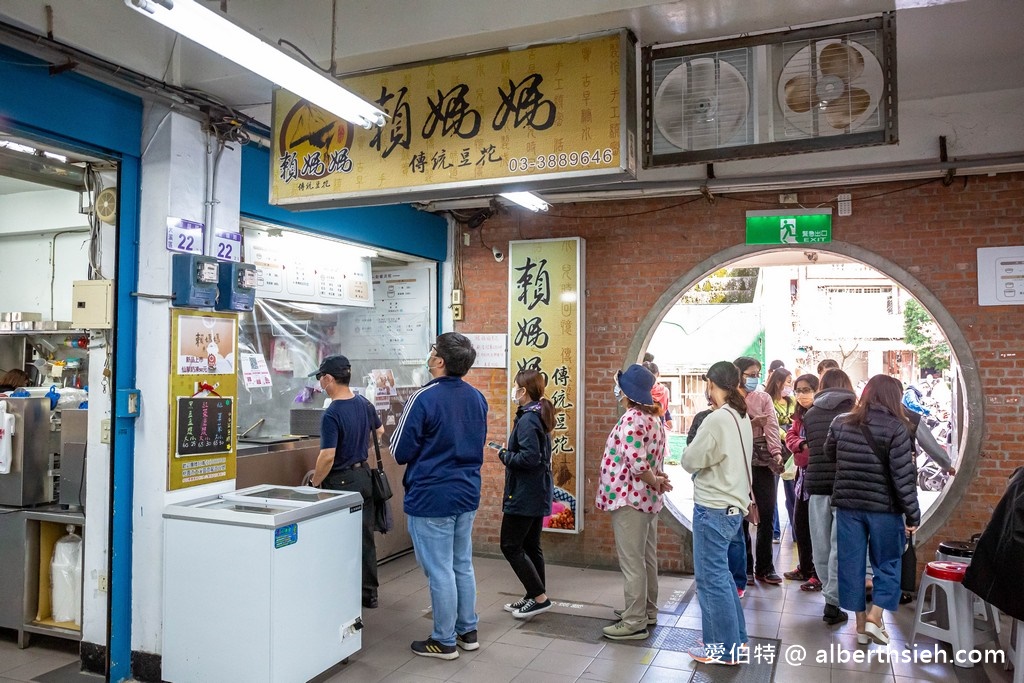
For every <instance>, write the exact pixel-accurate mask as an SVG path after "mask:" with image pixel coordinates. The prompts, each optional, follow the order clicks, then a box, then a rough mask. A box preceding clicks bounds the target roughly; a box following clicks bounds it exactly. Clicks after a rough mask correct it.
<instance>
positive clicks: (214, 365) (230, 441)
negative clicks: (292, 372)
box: [167, 309, 266, 491]
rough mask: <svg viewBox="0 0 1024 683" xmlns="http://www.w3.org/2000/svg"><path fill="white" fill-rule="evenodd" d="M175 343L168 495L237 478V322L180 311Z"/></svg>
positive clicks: (229, 316)
mask: <svg viewBox="0 0 1024 683" xmlns="http://www.w3.org/2000/svg"><path fill="white" fill-rule="evenodd" d="M171 339H172V343H173V346H172V348H171V359H170V361H171V362H170V389H169V394H170V395H169V397H168V403H169V404H170V407H171V414H170V429H169V430H168V435H169V444H168V452H167V490H168V491H175V490H178V489H184V488H189V487H191V486H199V485H201V484H210V483H213V482H218V481H226V480H229V479H234V478H235V464H236V463H235V442H236V434H235V421H236V417H237V413H236V410H237V405H236V403H237V402H236V400H235V397H236V396H237V395H238V377H237V375H236V374H235V357H236V356H237V353H238V317H237V315H236V314H234V313H212V312H209V313H208V312H202V313H200V312H199V311H190V310H185V309H175V310H172V311H171ZM246 360H247V361H248V360H251V359H246ZM261 360H262V358H261ZM263 367H264V372H265V368H266V363H265V362H264V363H263Z"/></svg>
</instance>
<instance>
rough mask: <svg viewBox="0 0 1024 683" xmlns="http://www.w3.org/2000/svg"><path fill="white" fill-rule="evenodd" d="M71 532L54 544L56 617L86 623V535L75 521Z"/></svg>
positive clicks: (52, 571) (52, 567) (52, 577)
mask: <svg viewBox="0 0 1024 683" xmlns="http://www.w3.org/2000/svg"><path fill="white" fill-rule="evenodd" d="M67 529H68V533H67V535H66V536H61V538H60V540H58V541H57V543H55V544H54V546H53V560H52V561H51V562H50V584H51V597H52V602H53V620H54V621H57V622H65V621H72V622H74V623H75V624H78V625H81V623H82V537H81V536H79V535H77V534H76V533H75V527H74V525H72V524H68V526H67Z"/></svg>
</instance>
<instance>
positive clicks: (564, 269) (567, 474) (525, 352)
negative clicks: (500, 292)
mask: <svg viewBox="0 0 1024 683" xmlns="http://www.w3.org/2000/svg"><path fill="white" fill-rule="evenodd" d="M584 247H585V242H584V241H583V239H582V238H579V237H572V238H569V239H551V240H525V241H513V242H510V243H509V316H508V320H509V347H510V354H509V357H510V360H509V362H510V364H511V367H510V369H509V383H510V384H511V382H512V381H514V379H515V376H516V373H518V372H519V371H520V370H524V369H527V368H533V369H537V370H540V371H541V372H542V373H543V374H544V376H545V378H546V379H547V391H546V395H547V397H548V398H549V399H550V400H551V402H552V404H554V407H555V429H554V433H553V434H552V437H551V441H552V443H551V469H552V472H553V474H554V479H555V497H554V503H553V505H552V511H551V515H549V516H548V517H545V518H544V528H545V529H548V530H551V531H565V532H579V531H582V529H583V505H582V504H580V503H579V501H580V500H581V496H582V495H583V491H582V489H581V486H582V484H583V480H584V479H585V477H583V476H582V473H583V466H584V465H583V463H584V459H583V442H584V439H583V336H584V325H583V310H584V301H583V292H584V290H585V284H584V282H583V274H584V272H586V271H585V267H584ZM510 417H511V416H510ZM510 431H511V430H510Z"/></svg>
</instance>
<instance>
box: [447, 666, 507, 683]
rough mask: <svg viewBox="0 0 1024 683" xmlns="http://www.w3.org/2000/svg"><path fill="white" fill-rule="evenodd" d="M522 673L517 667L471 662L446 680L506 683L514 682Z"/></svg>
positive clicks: (474, 682) (467, 682) (462, 682)
mask: <svg viewBox="0 0 1024 683" xmlns="http://www.w3.org/2000/svg"><path fill="white" fill-rule="evenodd" d="M522 672H523V669H521V668H520V667H517V666H508V665H505V664H496V663H494V662H481V661H473V662H469V663H467V664H466V665H465V666H464V667H462V668H461V669H459V670H458V671H456V672H455V673H454V674H453V675H452V677H451V678H449V679H448V680H449V681H459V682H460V683H480V681H486V682H487V683H508V681H512V680H514V679H515V677H516V676H518V675H519V674H520V673H522Z"/></svg>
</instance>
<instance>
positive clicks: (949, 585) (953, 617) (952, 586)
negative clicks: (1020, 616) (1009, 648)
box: [910, 561, 999, 669]
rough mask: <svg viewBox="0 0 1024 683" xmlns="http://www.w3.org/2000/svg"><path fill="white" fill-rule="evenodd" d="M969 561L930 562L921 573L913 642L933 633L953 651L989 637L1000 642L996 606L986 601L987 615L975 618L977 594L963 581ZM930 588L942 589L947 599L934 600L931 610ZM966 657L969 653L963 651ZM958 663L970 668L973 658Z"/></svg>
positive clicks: (967, 650)
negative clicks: (928, 605) (926, 607)
mask: <svg viewBox="0 0 1024 683" xmlns="http://www.w3.org/2000/svg"><path fill="white" fill-rule="evenodd" d="M966 569H967V565H966V564H964V563H963V562H938V561H936V562H929V563H928V566H927V567H925V570H924V573H923V574H922V575H921V586H920V588H919V589H918V592H917V612H916V614H915V615H914V628H913V630H912V631H911V632H910V643H911V644H913V643H914V642H915V641H916V639H917V635H918V634H921V635H925V636H931V637H932V638H935V639H936V640H940V641H942V642H944V643H949V644H950V645H951V646H952V647H953V652H954V653H956V652H970V651H972V650H974V649H975V648H976V647H977V646H978V645H980V644H982V643H987V642H989V641H992V640H994V641H996V642H997V643H998V642H999V635H998V633H997V632H996V628H995V623H996V617H995V613H994V612H993V610H992V606H991V605H989V604H988V603H984V608H983V611H984V615H983V618H982V619H980V620H977V621H976V620H975V618H974V594H973V593H971V592H970V591H969V590H967V589H966V588H964V587H963V584H962V581H963V578H964V571H965V570H966ZM929 591H931V592H932V593H934V592H935V591H942V593H943V595H944V596H945V598H946V599H945V600H944V601H939V600H936V601H933V602H932V603H931V605H932V606H933V607H932V609H931V610H930V611H927V612H926V611H925V604H926V602H927V601H928V594H929ZM943 603H944V604H943ZM961 656H962V657H965V658H966V655H961ZM954 663H955V664H956V666H959V667H962V668H965V669H969V668H971V667H973V666H974V665H973V664H972V663H971V662H969V661H963V662H960V661H956V660H954Z"/></svg>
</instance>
